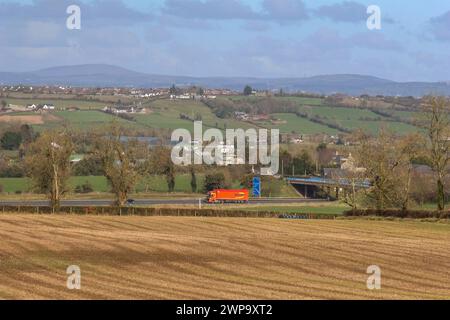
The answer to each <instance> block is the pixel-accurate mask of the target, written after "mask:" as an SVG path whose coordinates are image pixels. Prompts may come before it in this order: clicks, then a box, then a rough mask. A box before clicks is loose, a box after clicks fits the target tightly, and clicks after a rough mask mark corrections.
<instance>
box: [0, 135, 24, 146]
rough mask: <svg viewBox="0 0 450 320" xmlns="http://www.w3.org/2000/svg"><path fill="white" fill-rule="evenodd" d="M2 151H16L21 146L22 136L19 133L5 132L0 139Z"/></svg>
mask: <svg viewBox="0 0 450 320" xmlns="http://www.w3.org/2000/svg"><path fill="white" fill-rule="evenodd" d="M0 144H1V146H2V149H5V150H17V149H19V147H20V145H21V144H22V135H21V134H20V133H19V132H12V131H6V132H5V133H4V134H3V136H2V138H1V139H0Z"/></svg>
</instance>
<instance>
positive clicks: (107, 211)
mask: <svg viewBox="0 0 450 320" xmlns="http://www.w3.org/2000/svg"><path fill="white" fill-rule="evenodd" d="M0 210H1V211H0V213H3V214H11V213H22V214H35V215H48V214H53V213H52V209H51V208H50V207H40V206H0ZM54 214H56V215H95V216H148V217H156V216H167V217H222V218H279V219H299V220H310V219H326V220H330V219H336V218H338V217H341V215H338V214H318V213H311V214H309V213H303V214H300V213H292V214H291V213H289V214H288V213H276V212H271V211H270V210H261V211H259V210H258V211H244V210H233V209H224V210H217V209H178V208H136V207H122V208H118V207H61V208H60V210H59V211H58V212H57V213H54Z"/></svg>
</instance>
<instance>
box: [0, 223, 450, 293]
mask: <svg viewBox="0 0 450 320" xmlns="http://www.w3.org/2000/svg"><path fill="white" fill-rule="evenodd" d="M0 239H1V245H0V298H3V299H23V298H27V299H103V298H116V299H340V298H344V299H352V298H362V299H387V298H394V299H397V298H398V299H408V298H419V299H438V298H444V299H450V224H448V223H425V222H411V221H402V222H398V221H367V220H332V221H327V220H324V221H294V220H277V219H235V218H189V217H187V218H180V217H94V216H32V215H0ZM70 265H78V266H79V267H80V268H81V289H80V290H69V289H67V287H66V283H67V277H68V275H67V274H66V269H67V267H68V266H70ZM370 265H378V266H379V267H380V268H381V272H382V274H381V285H382V288H381V290H378V291H370V290H368V289H367V286H366V281H367V278H368V277H369V275H368V274H366V270H367V268H368V266H370Z"/></svg>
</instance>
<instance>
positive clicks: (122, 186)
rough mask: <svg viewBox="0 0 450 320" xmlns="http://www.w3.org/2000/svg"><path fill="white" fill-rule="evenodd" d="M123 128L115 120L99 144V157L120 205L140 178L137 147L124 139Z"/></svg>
mask: <svg viewBox="0 0 450 320" xmlns="http://www.w3.org/2000/svg"><path fill="white" fill-rule="evenodd" d="M122 130H123V129H122V128H121V127H120V126H119V125H118V123H117V122H115V121H114V122H113V123H112V124H111V126H110V128H109V130H108V132H107V133H106V134H107V135H106V136H105V137H103V138H101V139H99V141H98V144H97V158H98V159H100V161H101V164H102V168H103V171H104V173H105V177H106V179H107V180H108V182H109V184H110V185H111V189H112V192H113V193H114V195H115V197H116V204H117V205H118V206H119V207H122V206H124V205H125V203H126V201H127V199H128V195H129V193H130V192H132V191H133V189H134V187H135V185H136V183H137V180H138V172H137V159H136V153H137V147H136V145H134V144H133V142H130V141H128V142H127V141H123V140H122Z"/></svg>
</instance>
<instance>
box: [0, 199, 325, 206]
mask: <svg viewBox="0 0 450 320" xmlns="http://www.w3.org/2000/svg"><path fill="white" fill-rule="evenodd" d="M199 200H200V199H193V198H186V199H136V200H134V202H133V206H157V205H198V204H199ZM201 201H202V205H209V204H206V203H203V199H201ZM326 201H327V200H318V199H303V198H259V199H251V200H250V201H249V204H271V205H286V204H296V203H298V204H300V203H307V202H326ZM113 204H114V202H113V200H111V199H104V200H99V199H93V200H63V201H61V206H62V207H105V206H111V205H113ZM48 205H49V201H47V200H26V201H20V200H10V201H0V206H14V207H15V206H33V207H46V206H48Z"/></svg>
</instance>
